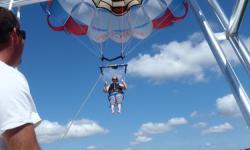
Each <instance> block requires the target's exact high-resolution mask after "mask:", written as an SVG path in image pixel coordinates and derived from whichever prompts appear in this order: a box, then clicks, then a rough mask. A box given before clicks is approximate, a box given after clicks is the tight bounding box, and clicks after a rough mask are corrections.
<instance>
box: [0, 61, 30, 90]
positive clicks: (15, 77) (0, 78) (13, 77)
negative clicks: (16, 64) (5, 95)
mask: <svg viewBox="0 0 250 150" xmlns="http://www.w3.org/2000/svg"><path fill="white" fill-rule="evenodd" d="M0 83H1V84H0V87H2V88H5V89H6V90H7V89H8V88H20V87H24V86H25V87H26V86H27V81H26V79H25V77H24V76H23V74H22V73H21V72H19V71H18V70H17V69H15V68H12V67H10V66H8V65H4V64H1V63H0Z"/></svg>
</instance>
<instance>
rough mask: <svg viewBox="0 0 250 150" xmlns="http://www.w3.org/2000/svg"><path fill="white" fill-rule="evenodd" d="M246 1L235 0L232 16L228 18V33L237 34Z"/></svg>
mask: <svg viewBox="0 0 250 150" xmlns="http://www.w3.org/2000/svg"><path fill="white" fill-rule="evenodd" d="M247 3H248V0H237V3H236V6H235V8H234V11H233V14H232V16H231V18H230V22H229V26H228V33H229V34H230V35H234V34H237V33H238V30H239V27H240V24H241V22H242V18H243V14H244V12H245V10H246V6H247Z"/></svg>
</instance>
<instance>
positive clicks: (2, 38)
mask: <svg viewBox="0 0 250 150" xmlns="http://www.w3.org/2000/svg"><path fill="white" fill-rule="evenodd" d="M13 28H17V29H19V28H20V24H19V21H18V19H17V17H16V16H15V14H14V13H13V12H12V11H10V10H8V9H6V8H3V7H0V44H3V43H5V42H7V41H8V40H9V32H10V31H12V30H13Z"/></svg>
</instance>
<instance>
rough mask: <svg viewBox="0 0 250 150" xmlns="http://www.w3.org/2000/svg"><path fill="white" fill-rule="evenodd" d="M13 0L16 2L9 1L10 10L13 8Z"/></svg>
mask: <svg viewBox="0 0 250 150" xmlns="http://www.w3.org/2000/svg"><path fill="white" fill-rule="evenodd" d="M13 2H14V0H10V3H9V10H12V6H13Z"/></svg>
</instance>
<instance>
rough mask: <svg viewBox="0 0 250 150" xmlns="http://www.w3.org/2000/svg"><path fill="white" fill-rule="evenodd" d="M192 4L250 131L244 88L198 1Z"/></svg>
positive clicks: (248, 109)
mask: <svg viewBox="0 0 250 150" xmlns="http://www.w3.org/2000/svg"><path fill="white" fill-rule="evenodd" d="M189 1H190V4H191V8H192V10H193V12H194V14H195V16H196V18H197V20H198V23H199V24H200V27H201V29H202V32H203V34H204V36H205V38H206V40H207V42H208V44H209V46H210V49H211V51H212V53H213V55H214V57H215V59H216V61H217V63H218V65H219V67H220V69H221V71H222V73H223V74H224V76H225V78H226V79H227V81H228V83H229V85H230V87H231V89H232V92H233V95H234V97H235V99H236V102H237V104H238V106H239V108H240V110H241V112H242V115H243V117H244V119H245V121H246V123H247V125H248V127H249V129H250V102H249V98H248V96H247V94H246V92H245V90H244V88H243V87H242V85H241V83H240V81H239V80H238V78H237V76H236V74H235V72H234V70H233V68H232V66H231V64H230V62H229V61H228V60H227V58H226V56H225V54H224V53H223V51H222V48H221V46H220V44H219V42H218V41H217V39H216V38H215V35H214V33H213V31H212V29H211V27H210V26H209V24H208V22H207V20H206V18H205V16H204V14H203V12H202V10H201V8H200V7H199V5H198V3H197V1H196V0H189Z"/></svg>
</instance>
